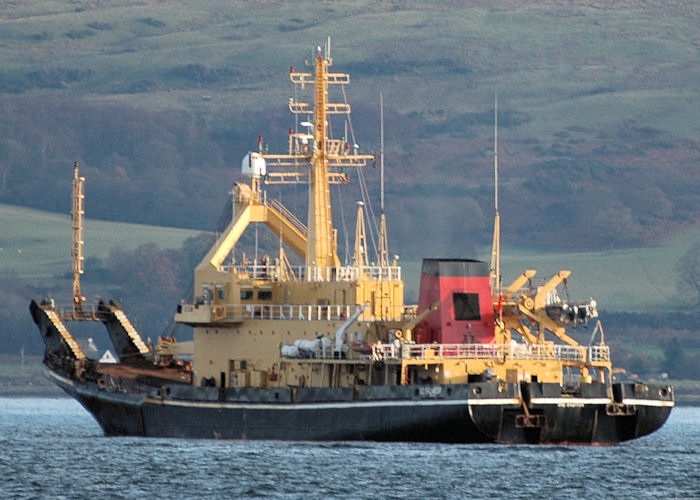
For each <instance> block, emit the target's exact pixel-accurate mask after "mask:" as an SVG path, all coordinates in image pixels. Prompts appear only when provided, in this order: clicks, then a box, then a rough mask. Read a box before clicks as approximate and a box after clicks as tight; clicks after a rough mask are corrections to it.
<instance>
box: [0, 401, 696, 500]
mask: <svg viewBox="0 0 700 500" xmlns="http://www.w3.org/2000/svg"><path fill="white" fill-rule="evenodd" d="M0 449H1V452H0V495H2V498H143V497H149V498H254V497H272V498H326V497H345V498H536V497H539V498H590V499H594V498H596V499H597V498H613V497H614V498H648V497H651V498H700V408H676V409H674V411H673V413H672V414H671V418H670V419H669V421H668V422H667V423H666V425H665V426H664V427H663V428H662V429H661V430H660V431H659V432H657V433H655V434H653V435H651V436H647V437H645V438H642V439H639V440H637V441H633V442H629V443H624V444H622V445H619V446H612V447H560V446H549V447H534V446H499V445H445V444H413V443H397V444H384V443H321V444H317V443H308V442H296V443H294V442H292V443H287V442H272V441H270V442H239V441H213V440H212V441H210V440H202V441H193V440H181V439H144V438H108V437H104V436H103V435H102V432H101V430H100V428H99V426H98V425H97V423H96V422H95V421H94V420H93V419H92V417H91V416H90V415H89V414H88V413H87V412H86V411H85V410H83V409H82V408H81V407H80V405H78V403H76V402H75V401H73V400H72V399H67V398H62V399H41V398H24V399H22V398H16V399H15V398H7V399H2V398H0Z"/></svg>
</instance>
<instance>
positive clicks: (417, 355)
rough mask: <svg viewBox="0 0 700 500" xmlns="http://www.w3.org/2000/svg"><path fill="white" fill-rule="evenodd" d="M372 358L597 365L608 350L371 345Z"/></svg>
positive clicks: (551, 347)
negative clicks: (523, 361) (505, 360)
mask: <svg viewBox="0 0 700 500" xmlns="http://www.w3.org/2000/svg"><path fill="white" fill-rule="evenodd" d="M372 358H373V359H375V360H390V359H418V360H431V359H443V358H444V359H517V360H534V361H549V360H551V361H563V362H567V361H568V362H578V363H580V362H601V361H609V360H610V348H609V347H608V346H605V345H596V346H591V347H585V346H569V345H545V344H403V345H395V344H374V345H372Z"/></svg>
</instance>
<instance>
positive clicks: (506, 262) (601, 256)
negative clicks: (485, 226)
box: [0, 204, 700, 312]
mask: <svg viewBox="0 0 700 500" xmlns="http://www.w3.org/2000/svg"><path fill="white" fill-rule="evenodd" d="M0 226H2V227H3V232H2V235H1V236H0V247H1V248H0V270H11V271H14V272H16V273H17V274H18V275H20V276H21V277H25V278H29V279H31V280H32V281H33V282H38V281H41V280H44V279H47V278H51V277H56V276H63V275H65V274H66V273H69V272H70V269H71V267H70V265H71V264H70V244H71V243H70V238H71V231H70V218H69V216H67V215H60V214H53V213H48V212H41V211H37V210H31V209H27V208H22V207H15V206H10V205H2V204H0ZM197 234H198V232H197V231H190V230H183V229H176V228H166V227H152V226H143V225H138V224H127V223H116V222H105V221H96V220H87V221H86V224H85V256H86V258H90V257H96V258H98V259H106V258H107V256H108V255H109V252H110V250H111V249H113V248H115V247H119V248H121V249H123V250H133V249H135V248H137V247H138V246H139V245H142V244H144V243H152V242H155V243H157V244H158V245H159V246H160V247H161V248H178V247H180V246H181V245H182V243H183V242H184V240H185V239H187V238H188V237H191V236H196V235H197ZM696 242H700V228H695V229H694V230H692V231H688V232H686V233H684V234H683V235H682V236H677V237H675V238H673V239H670V240H668V241H665V242H664V244H662V245H661V246H659V247H653V248H636V249H622V250H617V249H613V248H609V249H605V250H602V251H599V252H561V251H558V252H546V251H539V252H535V251H528V250H522V249H518V248H514V247H505V248H504V249H503V256H502V267H503V276H504V282H510V281H512V280H513V279H515V278H516V277H517V275H518V274H519V273H521V272H522V271H523V270H525V269H536V270H537V271H538V276H537V277H536V278H535V282H539V281H538V280H541V279H544V278H545V277H550V276H552V275H553V274H555V273H556V272H557V271H559V270H561V269H568V270H570V271H572V276H571V278H570V279H569V290H570V292H571V295H572V298H574V299H576V298H578V299H586V298H588V297H589V296H592V297H594V298H596V300H598V302H599V304H600V306H601V307H602V308H604V309H607V310H617V311H637V312H647V311H654V310H664V309H668V308H671V309H675V308H678V307H680V306H682V305H683V304H684V303H685V302H687V300H686V299H684V298H683V297H680V296H679V294H678V290H677V288H676V282H677V273H676V271H675V269H674V267H675V265H676V262H677V260H678V259H679V258H680V256H681V255H683V253H685V252H686V251H687V249H688V248H690V246H691V245H692V244H693V243H696ZM489 251H490V250H489V249H485V248H484V249H481V250H480V251H479V252H477V255H465V254H460V255H452V254H450V255H448V254H445V255H439V256H442V257H461V258H466V257H477V258H481V259H485V260H488V259H489V253H488V252H489ZM430 256H431V257H435V256H438V255H430ZM402 265H403V267H404V279H405V280H406V283H407V298H408V299H410V300H416V297H417V290H418V278H419V275H420V264H419V263H418V262H416V261H407V262H403V263H402ZM86 272H87V273H88V274H89V273H90V269H89V268H88V269H86ZM66 286H67V285H66Z"/></svg>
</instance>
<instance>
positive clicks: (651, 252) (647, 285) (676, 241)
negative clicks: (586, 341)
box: [402, 227, 700, 313]
mask: <svg viewBox="0 0 700 500" xmlns="http://www.w3.org/2000/svg"><path fill="white" fill-rule="evenodd" d="M697 242H700V227H696V228H695V229H693V230H691V231H688V232H686V233H684V234H683V235H680V236H677V237H675V238H672V239H669V240H667V241H665V242H663V244H661V245H660V246H658V247H649V248H631V249H629V248H628V249H614V248H608V249H604V250H601V251H598V252H561V251H553V252H552V251H546V250H543V251H533V250H523V249H519V248H515V247H512V246H506V247H504V248H502V257H501V267H502V274H503V281H504V283H505V284H506V285H508V284H509V283H510V282H512V281H513V280H514V279H515V278H516V277H518V276H519V275H520V273H522V272H523V271H524V270H526V269H534V270H536V271H537V275H536V276H535V278H534V282H535V283H543V282H544V280H545V278H550V277H552V276H553V275H554V274H556V273H557V272H558V271H560V270H563V269H566V270H569V271H572V274H571V277H570V278H569V280H568V288H569V291H570V294H571V298H572V299H573V300H576V299H579V300H586V299H587V298H588V297H593V298H595V299H596V300H597V301H598V305H599V307H600V308H602V309H605V310H608V311H629V312H638V313H640V312H642V313H643V312H655V311H665V310H676V309H682V308H683V306H685V305H689V304H690V303H691V302H692V300H693V299H690V298H688V297H683V296H682V295H681V294H680V293H679V291H678V288H677V282H678V273H677V272H676V270H675V266H676V263H677V261H678V259H679V258H680V256H681V255H683V254H684V253H685V252H686V251H687V250H688V249H689V248H690V247H691V246H692V245H693V244H694V243H697ZM477 253H478V255H477V256H476V257H477V258H479V259H482V260H485V261H487V262H488V261H489V260H490V248H489V249H487V248H482V249H481V250H480V251H479V252H477ZM436 256H437V255H431V257H436ZM440 256H441V257H462V258H464V257H474V256H472V255H456V254H447V255H440ZM402 265H403V272H404V278H405V280H406V290H407V292H406V294H407V297H408V298H410V299H411V300H415V299H416V297H417V295H418V277H419V275H420V263H418V262H416V261H411V262H403V264H402Z"/></svg>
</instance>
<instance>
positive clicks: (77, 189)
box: [71, 161, 85, 312]
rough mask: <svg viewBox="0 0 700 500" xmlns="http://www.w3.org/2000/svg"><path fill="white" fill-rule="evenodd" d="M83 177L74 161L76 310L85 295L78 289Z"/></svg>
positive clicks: (81, 260) (79, 307) (81, 250)
mask: <svg viewBox="0 0 700 500" xmlns="http://www.w3.org/2000/svg"><path fill="white" fill-rule="evenodd" d="M84 185H85V177H80V166H79V165H78V162H77V161H76V162H75V164H74V165H73V209H72V211H71V215H72V223H73V224H72V225H73V246H72V247H71V257H72V260H73V311H74V312H78V311H82V309H83V301H84V300H85V297H83V294H82V293H81V291H80V275H81V274H83V260H84V257H83V214H84V213H85V211H84V209H83V200H84V199H85V192H84Z"/></svg>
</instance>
